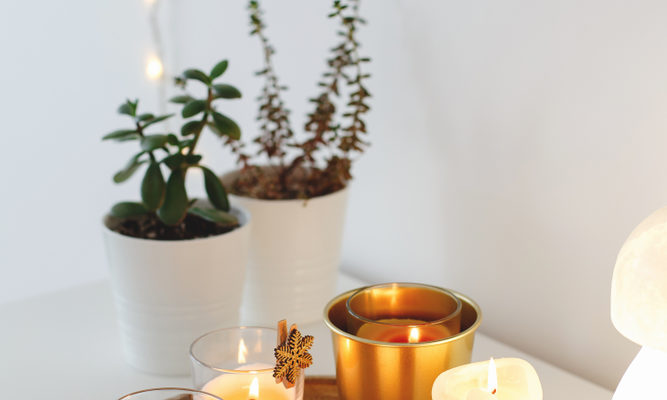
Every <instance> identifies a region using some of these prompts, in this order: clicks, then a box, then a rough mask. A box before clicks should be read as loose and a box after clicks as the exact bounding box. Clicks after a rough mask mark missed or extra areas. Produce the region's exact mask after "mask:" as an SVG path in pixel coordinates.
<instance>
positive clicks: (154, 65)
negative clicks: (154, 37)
mask: <svg viewBox="0 0 667 400" xmlns="http://www.w3.org/2000/svg"><path fill="white" fill-rule="evenodd" d="M163 73H164V67H163V66H162V61H160V59H159V58H157V57H155V56H151V57H150V58H149V59H148V63H146V75H148V78H149V79H152V80H157V79H160V78H162V74H163Z"/></svg>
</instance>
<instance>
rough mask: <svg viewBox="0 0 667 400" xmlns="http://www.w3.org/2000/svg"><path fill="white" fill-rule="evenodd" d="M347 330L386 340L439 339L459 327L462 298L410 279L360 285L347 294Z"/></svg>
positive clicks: (393, 341)
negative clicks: (349, 294) (408, 280)
mask: <svg viewBox="0 0 667 400" xmlns="http://www.w3.org/2000/svg"><path fill="white" fill-rule="evenodd" d="M346 307H347V310H348V314H349V315H348V324H347V328H348V332H350V333H352V334H354V335H356V336H358V337H361V338H365V339H370V340H376V341H380V342H389V343H421V342H431V341H435V340H442V339H445V338H448V337H451V336H453V335H455V334H457V333H459V331H460V326H461V307H462V306H461V302H460V300H459V299H458V298H457V297H456V296H455V295H454V294H453V293H451V292H449V291H448V290H446V289H442V288H438V287H434V286H428V285H421V284H412V283H391V284H383V285H376V286H370V287H366V288H362V289H360V290H359V291H357V292H356V293H355V294H353V295H352V296H350V298H349V299H348V301H347V304H346Z"/></svg>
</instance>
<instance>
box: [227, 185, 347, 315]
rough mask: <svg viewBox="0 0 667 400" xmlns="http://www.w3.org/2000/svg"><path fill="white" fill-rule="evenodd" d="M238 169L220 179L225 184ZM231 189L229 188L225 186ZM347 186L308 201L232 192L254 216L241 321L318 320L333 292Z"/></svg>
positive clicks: (234, 199) (339, 251) (231, 198)
mask: <svg viewBox="0 0 667 400" xmlns="http://www.w3.org/2000/svg"><path fill="white" fill-rule="evenodd" d="M236 174H237V173H234V172H232V173H229V174H226V175H225V176H224V177H223V181H224V182H225V183H228V182H229V181H231V180H232V179H233V178H234V177H235V176H236ZM227 187H229V186H227ZM347 195H348V189H347V188H345V189H342V190H339V191H337V192H334V193H330V194H328V195H325V196H320V197H314V198H312V199H308V200H262V199H254V198H249V197H241V196H234V195H230V200H231V201H232V204H239V205H241V206H242V207H243V208H245V209H246V210H248V211H249V212H250V215H252V219H253V225H252V232H251V240H250V263H249V264H248V269H247V273H246V286H245V291H244V297H243V306H242V321H243V322H244V323H245V324H249V325H261V326H274V325H275V324H276V322H277V321H279V320H281V319H283V318H287V321H288V322H289V323H301V324H304V323H309V322H314V321H320V320H321V319H322V310H323V309H324V306H325V305H326V304H327V303H328V302H329V300H331V298H332V297H333V296H334V295H335V290H336V280H337V276H338V268H339V264H340V254H341V245H342V239H343V224H344V221H345V210H346V206H347Z"/></svg>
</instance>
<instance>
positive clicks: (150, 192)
mask: <svg viewBox="0 0 667 400" xmlns="http://www.w3.org/2000/svg"><path fill="white" fill-rule="evenodd" d="M165 187H166V185H165V182H164V177H163V176H162V171H161V170H160V164H158V163H157V162H151V164H150V165H149V166H148V168H146V174H145V175H144V179H143V180H142V181H141V200H142V201H143V203H144V205H145V206H146V208H147V209H148V210H150V211H155V210H157V209H158V208H159V207H160V206H161V205H162V202H163V200H164V195H165Z"/></svg>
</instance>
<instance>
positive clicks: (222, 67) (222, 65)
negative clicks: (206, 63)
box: [211, 60, 229, 80]
mask: <svg viewBox="0 0 667 400" xmlns="http://www.w3.org/2000/svg"><path fill="white" fill-rule="evenodd" d="M228 65H229V62H228V61H227V60H222V61H220V62H219V63H217V64H215V67H213V69H211V80H213V79H216V78H218V77H219V76H221V75H222V74H224V73H225V71H226V70H227V66H228Z"/></svg>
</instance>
